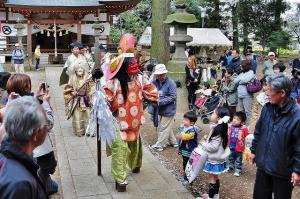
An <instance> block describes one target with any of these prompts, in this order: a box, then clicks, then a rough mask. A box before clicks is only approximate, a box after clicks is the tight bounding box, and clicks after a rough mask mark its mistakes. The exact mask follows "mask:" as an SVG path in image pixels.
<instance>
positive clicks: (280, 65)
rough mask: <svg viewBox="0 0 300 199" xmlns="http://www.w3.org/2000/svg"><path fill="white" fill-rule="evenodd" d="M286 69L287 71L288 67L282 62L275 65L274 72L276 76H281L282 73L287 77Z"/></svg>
mask: <svg viewBox="0 0 300 199" xmlns="http://www.w3.org/2000/svg"><path fill="white" fill-rule="evenodd" d="M285 69H286V66H285V65H284V63H282V62H279V63H277V64H274V66H273V72H274V74H280V73H282V74H284V75H286V73H285V72H284V71H285Z"/></svg>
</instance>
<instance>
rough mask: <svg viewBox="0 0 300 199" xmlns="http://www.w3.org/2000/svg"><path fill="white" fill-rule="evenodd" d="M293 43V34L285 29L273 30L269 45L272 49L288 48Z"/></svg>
mask: <svg viewBox="0 0 300 199" xmlns="http://www.w3.org/2000/svg"><path fill="white" fill-rule="evenodd" d="M290 43H291V35H290V34H289V33H287V32H285V31H276V32H273V33H272V34H271V36H270V38H269V42H268V46H269V48H270V49H276V50H278V49H280V48H287V47H288V45H289V44H290Z"/></svg>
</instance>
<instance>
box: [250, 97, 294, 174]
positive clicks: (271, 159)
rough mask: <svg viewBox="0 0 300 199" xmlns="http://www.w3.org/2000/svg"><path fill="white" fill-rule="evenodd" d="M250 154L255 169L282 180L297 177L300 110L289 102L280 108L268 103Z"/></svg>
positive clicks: (263, 110) (264, 108) (255, 134)
mask: <svg viewBox="0 0 300 199" xmlns="http://www.w3.org/2000/svg"><path fill="white" fill-rule="evenodd" d="M251 152H252V153H253V154H255V159H256V165H257V167H258V169H262V170H264V171H265V172H266V173H268V174H270V175H273V176H276V177H280V178H285V179H291V173H292V172H297V173H299V174H300V106H299V105H297V104H296V103H295V101H294V100H292V99H291V100H290V101H289V102H288V104H286V105H285V106H284V107H283V108H279V107H278V106H275V105H272V104H270V103H267V104H266V105H265V106H264V107H263V109H262V112H261V115H260V118H259V120H258V122H257V124H256V127H255V131H254V140H253V142H252V147H251Z"/></svg>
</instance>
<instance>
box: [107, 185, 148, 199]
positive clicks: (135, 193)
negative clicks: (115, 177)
mask: <svg viewBox="0 0 300 199" xmlns="http://www.w3.org/2000/svg"><path fill="white" fill-rule="evenodd" d="M107 186H108V189H109V192H110V193H111V195H112V197H113V198H114V199H142V198H143V192H142V191H141V190H140V189H139V187H138V186H137V184H136V182H135V181H132V182H129V184H128V186H127V188H126V192H117V191H116V188H115V183H108V185H107Z"/></svg>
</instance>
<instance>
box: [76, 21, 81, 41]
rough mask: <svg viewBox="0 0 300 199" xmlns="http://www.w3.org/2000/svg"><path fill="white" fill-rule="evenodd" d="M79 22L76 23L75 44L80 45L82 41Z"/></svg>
mask: <svg viewBox="0 0 300 199" xmlns="http://www.w3.org/2000/svg"><path fill="white" fill-rule="evenodd" d="M81 38H82V37H81V21H80V20H78V21H77V42H79V43H81V42H82V39H81Z"/></svg>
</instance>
